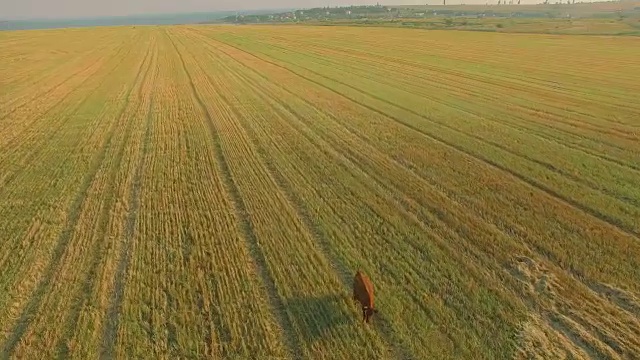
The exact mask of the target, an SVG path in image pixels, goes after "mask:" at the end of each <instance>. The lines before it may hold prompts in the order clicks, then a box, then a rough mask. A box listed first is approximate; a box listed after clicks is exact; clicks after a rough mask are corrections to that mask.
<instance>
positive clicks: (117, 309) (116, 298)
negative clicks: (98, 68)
mask: <svg viewBox="0 0 640 360" xmlns="http://www.w3.org/2000/svg"><path fill="white" fill-rule="evenodd" d="M141 96H143V95H142V93H141ZM149 97H150V99H149V100H148V102H149V105H148V107H147V110H146V112H147V116H146V120H145V126H144V128H145V131H144V137H143V139H144V140H143V143H142V150H141V151H140V154H139V157H138V159H137V166H136V168H135V174H134V175H133V180H132V182H131V185H130V187H129V199H131V202H132V203H131V208H130V209H129V210H128V214H127V218H126V223H125V227H124V229H125V231H124V234H123V235H124V239H123V244H122V245H121V250H120V253H119V254H118V260H117V268H116V273H115V279H114V289H113V292H112V294H111V296H110V300H109V308H108V310H107V315H106V321H105V326H104V330H103V334H102V350H101V352H100V358H101V359H106V358H112V357H113V355H114V347H115V344H116V341H117V330H118V326H119V322H120V313H121V312H122V305H123V297H124V288H125V286H126V282H125V280H126V275H127V274H128V268H129V264H130V261H131V255H132V252H133V247H132V244H133V241H134V240H133V236H134V232H135V231H136V228H135V227H136V221H137V217H138V211H139V209H140V187H141V177H142V168H143V162H144V159H145V158H146V157H147V154H148V152H149V137H150V122H151V109H152V108H153V95H149ZM137 121H140V120H137Z"/></svg>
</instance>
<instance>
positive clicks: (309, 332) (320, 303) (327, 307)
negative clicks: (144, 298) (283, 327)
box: [286, 294, 356, 343]
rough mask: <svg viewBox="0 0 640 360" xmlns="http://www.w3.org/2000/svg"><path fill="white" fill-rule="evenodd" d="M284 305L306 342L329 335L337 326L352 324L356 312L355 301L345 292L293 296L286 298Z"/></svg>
mask: <svg viewBox="0 0 640 360" xmlns="http://www.w3.org/2000/svg"><path fill="white" fill-rule="evenodd" d="M286 307H287V309H288V311H289V312H290V314H292V316H294V317H295V322H296V324H297V325H298V326H300V328H301V329H300V330H301V331H300V336H301V337H302V338H303V341H305V342H307V343H311V342H314V341H315V340H317V339H319V338H322V337H330V336H331V333H332V332H333V331H335V330H337V329H338V328H340V327H343V326H348V325H350V324H353V322H354V314H355V313H356V312H355V309H356V305H355V303H354V302H353V300H352V299H351V296H350V295H346V294H329V295H322V296H311V297H301V298H293V299H289V300H287V302H286Z"/></svg>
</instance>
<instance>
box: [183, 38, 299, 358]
mask: <svg viewBox="0 0 640 360" xmlns="http://www.w3.org/2000/svg"><path fill="white" fill-rule="evenodd" d="M171 41H172V43H173V46H174V49H175V50H176V52H177V53H178V54H179V56H180V60H181V62H182V66H183V68H184V71H185V73H186V74H188V76H189V81H190V84H191V90H192V92H193V94H194V96H195V97H196V99H197V101H198V104H199V106H200V108H201V110H202V111H203V112H204V113H205V114H206V117H207V123H208V125H209V131H210V134H211V137H212V138H213V141H214V143H215V146H216V156H217V160H218V163H219V164H220V167H221V170H222V177H223V179H224V184H225V188H227V189H228V191H229V193H230V195H231V198H232V202H233V204H234V208H235V209H234V213H235V214H236V217H237V218H238V220H239V222H240V226H241V229H242V237H243V238H245V239H247V242H248V246H249V251H250V253H251V256H252V258H253V259H254V264H255V267H256V269H257V271H258V274H259V276H260V278H261V280H262V283H263V284H264V285H265V286H266V289H267V292H268V294H269V303H270V306H271V308H272V309H273V311H275V313H276V317H277V319H278V323H279V325H280V327H281V328H282V330H283V334H284V338H285V341H286V344H287V348H288V351H289V354H290V355H293V354H300V350H301V349H300V348H299V345H297V343H296V341H295V340H294V337H293V334H292V325H291V322H290V321H289V319H288V318H287V317H286V316H285V314H284V311H283V309H284V304H283V303H282V302H281V301H280V299H279V297H278V293H277V290H276V288H275V285H274V281H273V279H272V278H271V276H270V274H269V272H268V270H267V264H266V260H265V259H264V255H263V254H262V253H261V252H260V250H259V248H258V245H257V239H256V235H255V231H254V229H253V226H252V225H251V222H250V220H249V219H247V218H246V217H245V214H247V213H248V210H247V208H246V207H245V205H244V202H243V200H242V197H241V195H240V193H239V190H238V188H237V185H235V182H234V181H233V175H232V172H231V169H230V168H229V164H228V162H227V160H226V158H225V155H224V154H225V152H224V151H223V149H222V145H221V139H220V135H219V130H218V129H217V128H216V127H215V125H214V120H213V117H212V116H211V113H210V111H209V108H208V107H206V106H205V103H204V101H203V100H202V98H201V97H200V95H199V93H198V91H197V90H196V87H195V84H194V82H193V78H192V76H191V73H190V72H189V71H188V70H187V69H188V67H187V66H186V64H185V62H184V58H183V55H182V52H181V51H180V50H178V48H177V46H176V44H175V42H174V40H173V39H172V40H171Z"/></svg>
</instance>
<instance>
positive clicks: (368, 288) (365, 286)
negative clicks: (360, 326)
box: [353, 270, 378, 323]
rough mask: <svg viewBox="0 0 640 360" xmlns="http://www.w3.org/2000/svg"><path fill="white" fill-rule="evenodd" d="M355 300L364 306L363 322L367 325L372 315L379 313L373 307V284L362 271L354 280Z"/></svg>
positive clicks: (357, 273)
mask: <svg viewBox="0 0 640 360" xmlns="http://www.w3.org/2000/svg"><path fill="white" fill-rule="evenodd" d="M353 300H357V301H358V302H360V305H362V320H363V321H364V322H366V323H368V322H369V318H370V317H371V315H373V314H374V313H377V312H378V310H377V309H376V308H374V306H373V284H372V283H371V280H369V277H368V276H367V275H365V274H364V273H363V272H362V271H360V270H358V272H356V276H355V277H354V278H353Z"/></svg>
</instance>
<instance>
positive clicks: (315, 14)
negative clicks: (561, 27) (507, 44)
mask: <svg viewBox="0 0 640 360" xmlns="http://www.w3.org/2000/svg"><path fill="white" fill-rule="evenodd" d="M437 1H438V4H436V3H433V4H426V5H423V6H406V7H389V6H383V5H380V4H376V5H362V6H348V7H322V8H313V9H301V10H295V11H288V12H282V13H275V14H256V15H247V14H245V15H241V14H236V15H232V16H228V17H226V18H224V19H223V21H224V22H228V23H239V24H251V23H269V22H274V23H283V22H284V23H287V22H294V23H295V22H318V21H320V22H324V21H336V20H364V21H367V20H393V19H400V18H401V19H411V18H428V17H434V16H475V17H485V16H491V17H514V16H515V17H541V16H544V17H549V16H550V15H551V17H553V14H552V13H550V12H549V8H548V6H564V7H568V6H571V5H576V4H582V3H583V2H582V1H576V0H562V1H558V0H556V1H553V0H543V1H542V2H541V3H540V4H539V5H543V6H544V7H545V8H546V9H544V10H543V9H541V8H540V9H535V8H532V7H531V6H530V5H529V6H526V8H527V9H526V10H525V9H524V7H525V6H524V5H523V9H522V10H521V11H520V10H518V9H519V8H520V1H521V0H491V1H489V0H487V2H486V4H485V6H483V5H481V4H480V5H469V6H465V5H464V4H461V5H451V6H448V5H447V3H446V1H447V0H437ZM440 1H441V2H440ZM492 9H493V10H492Z"/></svg>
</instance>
